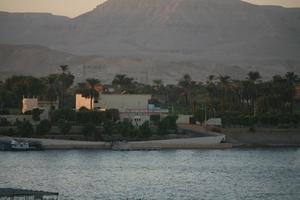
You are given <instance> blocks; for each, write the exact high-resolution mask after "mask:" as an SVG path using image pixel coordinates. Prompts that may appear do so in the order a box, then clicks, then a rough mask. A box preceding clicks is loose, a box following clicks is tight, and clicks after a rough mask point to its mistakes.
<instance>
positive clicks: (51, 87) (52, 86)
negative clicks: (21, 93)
mask: <svg viewBox="0 0 300 200" xmlns="http://www.w3.org/2000/svg"><path fill="white" fill-rule="evenodd" d="M45 81H46V99H47V100H49V101H50V103H51V107H52V106H53V102H54V101H56V100H57V96H58V88H57V75H56V74H52V75H49V76H48V77H46V80H45Z"/></svg>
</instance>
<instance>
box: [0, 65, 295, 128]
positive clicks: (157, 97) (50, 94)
mask: <svg viewBox="0 0 300 200" xmlns="http://www.w3.org/2000/svg"><path fill="white" fill-rule="evenodd" d="M60 69H61V72H60V73H58V74H51V75H49V76H47V77H42V78H36V77H31V76H13V77H11V78H8V79H7V80H6V81H4V82H0V113H2V114H5V113H8V112H9V109H10V108H18V109H19V108H20V107H21V99H22V97H23V96H39V97H40V98H42V99H45V100H48V101H56V100H59V102H60V109H64V108H74V105H75V93H76V92H81V93H82V94H84V95H85V96H88V97H92V98H91V102H92V100H93V98H96V97H97V96H98V95H99V93H98V91H99V85H100V84H101V80H97V79H87V80H86V81H85V82H83V83H78V84H76V85H74V76H73V75H72V74H71V73H70V72H69V70H68V66H66V65H65V66H61V67H60ZM299 83H300V80H299V76H298V75H297V74H295V73H294V72H288V73H286V74H284V75H275V76H273V78H272V79H271V80H264V79H263V78H262V77H261V75H260V74H259V72H249V73H248V74H247V75H246V76H245V79H243V80H235V79H232V78H231V77H230V76H225V75H219V76H215V75H211V76H209V77H208V78H207V81H206V82H200V81H196V80H193V79H192V78H191V76H190V75H188V74H185V75H183V77H182V78H181V79H180V80H179V81H178V83H177V84H164V82H163V80H154V81H153V83H152V84H143V83H139V82H137V81H135V80H134V79H133V78H130V77H127V76H126V75H122V74H117V75H116V76H115V77H114V79H113V80H112V82H111V85H110V87H113V90H106V89H105V85H104V87H103V88H104V89H103V92H104V93H119V94H120V93H122V94H126V93H127V94H152V95H153V98H152V99H151V104H155V105H157V106H160V107H162V108H168V109H169V110H170V112H171V113H172V114H175V115H176V114H194V115H195V117H196V118H197V119H198V121H201V122H202V121H204V120H205V116H207V117H222V119H223V120H224V122H227V121H232V122H231V123H235V121H237V120H229V118H230V117H231V118H237V117H236V116H239V117H240V118H241V119H240V120H241V121H243V119H242V118H247V117H249V118H259V117H261V116H281V115H289V116H291V115H293V114H294V115H297V114H298V113H297V105H296V101H295V94H296V91H295V86H296V85H297V84H299ZM91 104H92V103H91ZM298 107H299V106H298ZM298 109H299V108H298ZM236 113H238V114H236ZM228 116H230V117H228ZM281 118H282V117H281ZM291 120H292V119H291ZM253 121H255V122H256V121H257V120H253ZM257 123H259V122H257Z"/></svg>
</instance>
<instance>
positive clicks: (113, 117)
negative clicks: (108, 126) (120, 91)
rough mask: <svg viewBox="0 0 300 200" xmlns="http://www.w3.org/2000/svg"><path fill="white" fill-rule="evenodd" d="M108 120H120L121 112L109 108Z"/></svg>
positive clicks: (106, 117) (107, 112)
mask: <svg viewBox="0 0 300 200" xmlns="http://www.w3.org/2000/svg"><path fill="white" fill-rule="evenodd" d="M105 119H106V120H112V121H114V122H116V121H118V120H120V113H119V110H118V109H109V110H107V111H106V115H105Z"/></svg>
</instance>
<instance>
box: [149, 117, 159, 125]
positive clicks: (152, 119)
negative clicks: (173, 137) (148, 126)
mask: <svg viewBox="0 0 300 200" xmlns="http://www.w3.org/2000/svg"><path fill="white" fill-rule="evenodd" d="M150 121H151V122H152V123H153V124H155V125H157V124H158V123H159V121H160V115H151V116H150Z"/></svg>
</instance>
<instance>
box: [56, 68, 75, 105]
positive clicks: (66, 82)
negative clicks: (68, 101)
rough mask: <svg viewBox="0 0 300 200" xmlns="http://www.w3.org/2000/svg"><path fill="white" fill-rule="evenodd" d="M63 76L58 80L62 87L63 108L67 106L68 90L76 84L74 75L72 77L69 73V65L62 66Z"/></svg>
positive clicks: (61, 103) (60, 75)
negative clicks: (66, 96) (66, 95)
mask: <svg viewBox="0 0 300 200" xmlns="http://www.w3.org/2000/svg"><path fill="white" fill-rule="evenodd" d="M60 69H61V71H62V72H61V74H59V77H58V80H59V83H60V86H61V95H60V96H61V101H60V106H61V107H63V106H64V105H65V94H66V91H67V89H68V88H70V87H71V85H72V84H73V82H74V79H75V77H74V75H72V74H71V73H70V72H69V66H68V65H61V66H60Z"/></svg>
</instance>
